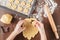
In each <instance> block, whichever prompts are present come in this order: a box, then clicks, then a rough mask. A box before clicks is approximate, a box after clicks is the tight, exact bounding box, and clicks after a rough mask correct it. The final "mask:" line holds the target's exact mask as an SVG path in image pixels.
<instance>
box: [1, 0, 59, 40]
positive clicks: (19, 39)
mask: <svg viewBox="0 0 60 40" xmlns="http://www.w3.org/2000/svg"><path fill="white" fill-rule="evenodd" d="M55 1H56V2H57V3H58V7H57V8H56V9H55V12H54V14H53V15H52V16H53V18H54V21H55V23H56V26H57V29H58V33H59V36H60V29H59V28H60V7H59V6H60V0H55ZM5 13H10V14H12V15H13V17H14V19H13V21H12V23H11V24H9V25H6V24H3V23H1V22H0V40H5V39H6V38H7V37H8V36H9V35H10V34H11V32H12V31H13V30H14V27H15V25H16V23H17V22H18V21H19V17H20V16H16V14H14V13H12V12H8V11H6V10H3V9H1V8H0V18H1V16H2V15H3V14H5ZM43 23H44V27H45V31H46V35H47V39H48V40H57V39H56V38H55V36H54V33H53V32H52V29H51V27H50V24H49V21H48V19H47V18H44V20H43ZM2 27H3V28H4V30H5V32H3V30H2ZM8 27H9V29H8V30H9V31H6V29H7V28H8ZM39 35H40V34H39V33H38V34H37V35H36V36H35V38H32V40H40V36H39ZM14 40H27V39H25V38H24V37H23V36H22V33H21V34H19V35H17V36H16V37H15V39H14ZM59 40H60V39H59Z"/></svg>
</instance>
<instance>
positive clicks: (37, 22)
mask: <svg viewBox="0 0 60 40" xmlns="http://www.w3.org/2000/svg"><path fill="white" fill-rule="evenodd" d="M34 23H35V26H36V27H37V28H38V30H39V33H40V34H41V40H47V37H46V34H45V29H44V25H43V24H42V23H41V22H39V21H37V20H36V21H34Z"/></svg>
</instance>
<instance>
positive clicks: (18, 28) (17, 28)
mask: <svg viewBox="0 0 60 40" xmlns="http://www.w3.org/2000/svg"><path fill="white" fill-rule="evenodd" d="M23 22H24V20H20V21H19V22H18V23H17V25H16V27H15V29H14V32H15V33H16V34H17V35H18V34H19V33H21V32H22V31H23V30H25V27H22V24H23Z"/></svg>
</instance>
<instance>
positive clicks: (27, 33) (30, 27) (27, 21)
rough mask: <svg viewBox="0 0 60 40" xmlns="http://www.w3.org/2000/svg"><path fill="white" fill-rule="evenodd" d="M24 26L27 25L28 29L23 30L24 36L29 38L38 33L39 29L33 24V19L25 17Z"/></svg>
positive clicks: (29, 39)
mask: <svg viewBox="0 0 60 40" xmlns="http://www.w3.org/2000/svg"><path fill="white" fill-rule="evenodd" d="M23 27H26V29H25V30H24V31H23V36H24V37H25V38H27V39H28V40H31V38H34V37H35V35H37V33H38V29H37V28H36V27H34V26H33V24H32V23H31V19H25V22H24V24H23Z"/></svg>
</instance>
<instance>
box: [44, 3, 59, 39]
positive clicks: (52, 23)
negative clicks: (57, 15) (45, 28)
mask: <svg viewBox="0 0 60 40" xmlns="http://www.w3.org/2000/svg"><path fill="white" fill-rule="evenodd" d="M44 12H45V13H46V14H47V17H48V20H49V23H50V25H51V28H52V31H53V32H54V34H55V37H56V39H59V35H58V32H57V28H56V25H55V22H54V20H53V17H52V15H51V12H50V9H49V7H48V5H47V4H46V5H44Z"/></svg>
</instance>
